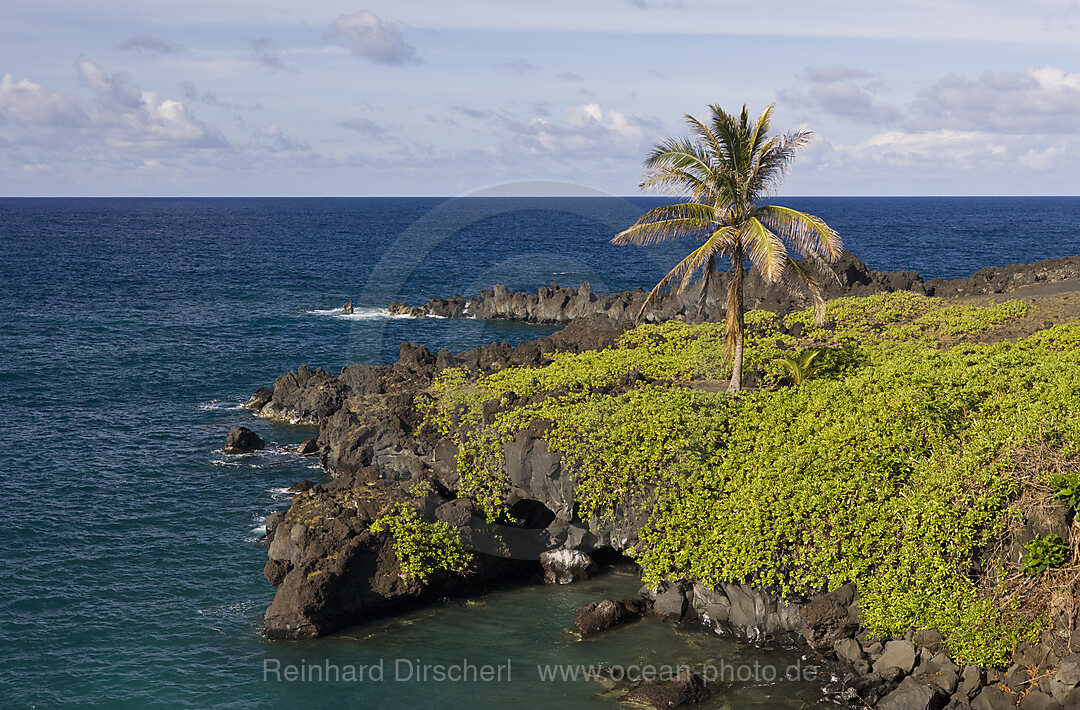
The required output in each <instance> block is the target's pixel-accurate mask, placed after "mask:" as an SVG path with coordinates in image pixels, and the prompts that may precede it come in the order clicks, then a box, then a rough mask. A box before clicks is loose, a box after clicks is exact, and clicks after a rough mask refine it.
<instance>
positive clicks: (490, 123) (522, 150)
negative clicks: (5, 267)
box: [0, 0, 1080, 196]
mask: <svg viewBox="0 0 1080 710" xmlns="http://www.w3.org/2000/svg"><path fill="white" fill-rule="evenodd" d="M773 102H775V104H776V109H775V117H774V127H775V129H776V130H780V131H787V130H798V129H802V130H810V131H813V133H814V140H813V141H812V143H811V144H810V145H809V146H808V147H807V148H805V149H804V150H803V151H802V152H801V153H800V154H799V155H798V156H797V157H796V159H795V161H794V163H793V164H792V166H791V171H790V174H789V176H788V178H787V180H786V182H785V183H784V185H783V187H782V188H781V190H780V194H782V195H1077V194H1080V170H1077V169H1076V167H1075V166H1076V165H1077V162H1078V159H1080V2H1077V1H1076V0H1025V2H1023V3H1019V2H1016V1H1015V0H1010V1H1008V2H1005V1H1003V0H917V1H915V2H889V3H883V2H876V1H875V0H859V1H858V2H856V1H855V0H815V1H814V2H812V3H806V2H795V1H794V0H771V1H763V2H757V3H746V2H728V1H723V2H704V1H702V0H545V2H542V3H538V2H520V1H518V0H455V1H454V2H449V3H448V2H445V1H436V0H396V1H390V0H358V3H357V4H354V3H342V2H329V1H326V0H305V1H304V2H297V1H296V0H290V1H289V2H285V1H283V0H214V1H213V2H211V1H209V0H173V1H171V2H162V1H159V0H95V1H94V2H93V3H87V2H75V1H61V0H3V2H2V3H0V195H3V196H294V195H295V196H309V195H327V196H366V195H371V196H384V195H434V196H461V195H470V194H478V193H479V194H595V193H601V194H614V195H635V194H641V193H640V190H639V188H638V183H639V181H640V180H641V177H642V159H643V158H644V157H645V155H646V154H647V152H648V150H649V148H650V147H651V146H652V145H654V144H655V143H656V142H657V141H659V140H661V139H662V138H664V137H666V136H681V135H684V134H686V128H685V119H684V115H685V114H692V115H698V116H701V115H704V114H705V112H706V111H707V110H708V109H707V107H708V105H709V104H714V103H715V104H719V105H720V106H722V107H723V108H725V109H728V110H738V109H740V108H741V106H742V105H743V104H746V105H747V106H748V107H749V108H750V110H751V111H752V112H753V113H755V114H756V113H758V112H759V111H761V110H762V109H763V108H764V107H765V106H767V105H768V104H770V103H773Z"/></svg>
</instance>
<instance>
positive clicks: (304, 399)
mask: <svg viewBox="0 0 1080 710" xmlns="http://www.w3.org/2000/svg"><path fill="white" fill-rule="evenodd" d="M344 395H345V388H344V386H343V385H342V383H341V381H340V380H338V379H337V378H336V377H334V376H333V375H331V374H330V373H329V372H326V371H325V370H323V369H322V368H321V367H320V368H319V369H317V370H312V369H311V368H310V367H308V366H307V365H301V366H300V367H299V368H298V369H297V370H296V372H288V373H286V374H284V375H282V376H281V377H279V378H277V379H276V380H274V393H273V396H272V397H271V399H270V401H269V402H268V403H267V404H266V405H265V406H263V407H262V408H260V409H259V416H260V417H266V418H269V419H278V420H281V421H286V422H289V423H290V424H315V425H317V424H319V423H320V422H322V420H323V419H325V418H326V417H328V416H330V415H331V414H333V413H334V412H336V411H338V410H339V409H341V405H342V404H343V403H344Z"/></svg>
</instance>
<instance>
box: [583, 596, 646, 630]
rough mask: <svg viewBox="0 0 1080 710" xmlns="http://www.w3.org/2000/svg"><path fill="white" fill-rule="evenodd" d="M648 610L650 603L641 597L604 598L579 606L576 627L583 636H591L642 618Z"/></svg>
mask: <svg viewBox="0 0 1080 710" xmlns="http://www.w3.org/2000/svg"><path fill="white" fill-rule="evenodd" d="M647 610H648V603H647V602H644V601H642V600H640V599H618V600H616V599H603V600H601V601H598V602H591V603H589V604H584V605H582V606H581V607H579V608H578V610H577V613H576V614H574V628H575V629H577V631H578V633H580V634H581V635H582V636H591V635H593V634H598V633H600V632H601V631H607V630H608V629H610V628H611V627H612V626H618V625H619V624H624V623H626V622H628V621H635V620H637V619H640V618H641V617H642V616H644V614H645V612H646V611H647Z"/></svg>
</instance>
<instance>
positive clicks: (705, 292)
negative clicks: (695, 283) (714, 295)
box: [697, 256, 716, 321]
mask: <svg viewBox="0 0 1080 710" xmlns="http://www.w3.org/2000/svg"><path fill="white" fill-rule="evenodd" d="M715 268H716V257H715V256H710V257H709V263H708V265H707V266H706V267H705V278H704V279H702V282H701V297H700V298H698V302H697V317H698V320H701V321H704V320H705V306H706V299H708V297H709V284H710V283H711V282H712V274H713V269H715Z"/></svg>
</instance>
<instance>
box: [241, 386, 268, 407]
mask: <svg viewBox="0 0 1080 710" xmlns="http://www.w3.org/2000/svg"><path fill="white" fill-rule="evenodd" d="M273 398H274V388H273V387H260V388H259V389H257V390H255V394H253V395H251V398H250V399H248V401H247V404H245V405H244V409H254V410H256V411H258V410H260V409H262V408H263V407H265V406H266V405H267V404H269V403H270V400H272V399H273Z"/></svg>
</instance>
